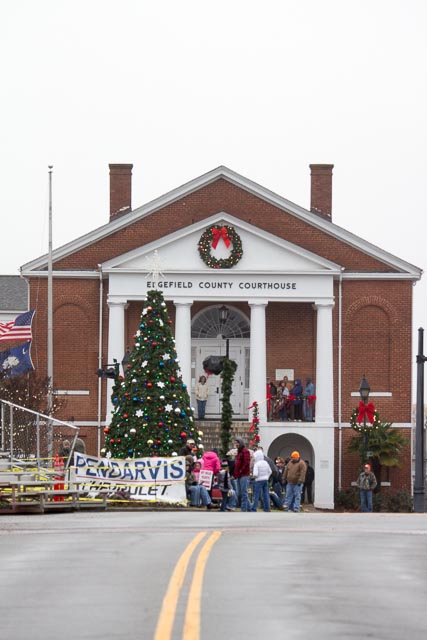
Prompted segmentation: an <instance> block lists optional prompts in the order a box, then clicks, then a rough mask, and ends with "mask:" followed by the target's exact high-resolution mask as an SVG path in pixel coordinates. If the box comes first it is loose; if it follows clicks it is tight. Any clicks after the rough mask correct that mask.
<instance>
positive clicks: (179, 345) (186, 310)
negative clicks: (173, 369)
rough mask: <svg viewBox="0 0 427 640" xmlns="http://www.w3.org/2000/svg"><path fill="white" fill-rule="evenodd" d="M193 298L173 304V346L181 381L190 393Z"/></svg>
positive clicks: (183, 299)
mask: <svg viewBox="0 0 427 640" xmlns="http://www.w3.org/2000/svg"><path fill="white" fill-rule="evenodd" d="M192 304H193V300H190V299H189V298H180V299H179V300H174V305H175V309H176V311H175V347H176V353H177V356H178V359H179V368H180V369H181V374H182V381H183V382H184V384H186V385H187V389H188V393H189V394H191V305H192Z"/></svg>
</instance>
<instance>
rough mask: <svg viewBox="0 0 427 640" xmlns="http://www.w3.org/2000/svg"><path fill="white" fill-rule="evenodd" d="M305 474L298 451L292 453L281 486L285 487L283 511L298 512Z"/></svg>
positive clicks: (304, 467) (305, 466) (305, 469)
mask: <svg viewBox="0 0 427 640" xmlns="http://www.w3.org/2000/svg"><path fill="white" fill-rule="evenodd" d="M306 472H307V465H306V464H305V462H304V460H301V458H300V454H299V451H292V453H291V459H290V460H289V462H288V464H287V465H286V467H285V470H284V472H283V484H285V485H286V496H285V506H284V510H285V511H295V513H298V512H299V507H300V504H301V491H302V487H303V484H304V480H305V474H306Z"/></svg>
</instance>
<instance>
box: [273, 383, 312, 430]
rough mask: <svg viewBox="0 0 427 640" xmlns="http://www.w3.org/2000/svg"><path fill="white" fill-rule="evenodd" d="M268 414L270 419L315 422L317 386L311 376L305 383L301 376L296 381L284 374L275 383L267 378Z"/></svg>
mask: <svg viewBox="0 0 427 640" xmlns="http://www.w3.org/2000/svg"><path fill="white" fill-rule="evenodd" d="M266 395H267V414H268V419H269V420H270V421H281V422H286V421H288V420H289V421H293V422H313V421H314V409H315V402H316V396H315V388H314V384H313V381H312V379H311V378H306V381H305V385H303V384H302V382H301V378H296V379H295V380H294V381H291V380H289V379H288V377H287V376H284V378H283V380H280V382H277V383H274V382H273V381H271V380H270V378H267V390H266Z"/></svg>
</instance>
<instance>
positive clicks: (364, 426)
mask: <svg viewBox="0 0 427 640" xmlns="http://www.w3.org/2000/svg"><path fill="white" fill-rule="evenodd" d="M363 402H364V403H365V406H366V400H363ZM366 440H367V435H366V410H365V413H364V414H363V462H364V463H365V462H366Z"/></svg>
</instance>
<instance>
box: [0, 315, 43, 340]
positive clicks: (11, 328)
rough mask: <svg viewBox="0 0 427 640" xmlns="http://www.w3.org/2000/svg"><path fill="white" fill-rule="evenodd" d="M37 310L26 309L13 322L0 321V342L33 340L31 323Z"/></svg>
mask: <svg viewBox="0 0 427 640" xmlns="http://www.w3.org/2000/svg"><path fill="white" fill-rule="evenodd" d="M34 313H35V310H34V309H33V310H32V311H26V312H25V313H21V315H20V316H17V317H16V318H15V320H12V321H11V322H0V342H3V341H6V340H31V339H32V337H33V336H32V333H31V323H32V321H33V316H34Z"/></svg>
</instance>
